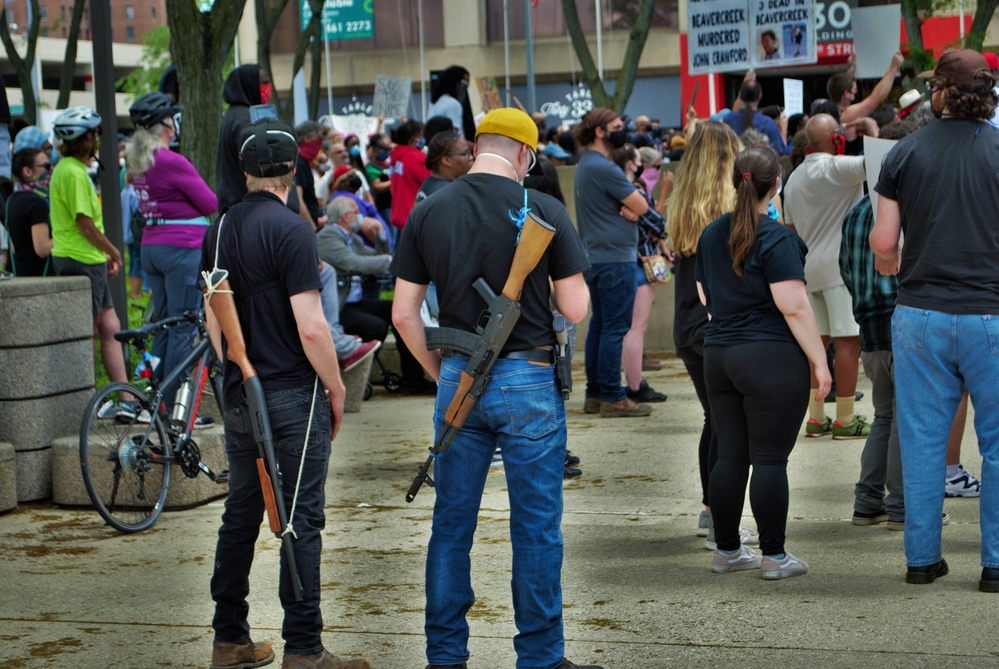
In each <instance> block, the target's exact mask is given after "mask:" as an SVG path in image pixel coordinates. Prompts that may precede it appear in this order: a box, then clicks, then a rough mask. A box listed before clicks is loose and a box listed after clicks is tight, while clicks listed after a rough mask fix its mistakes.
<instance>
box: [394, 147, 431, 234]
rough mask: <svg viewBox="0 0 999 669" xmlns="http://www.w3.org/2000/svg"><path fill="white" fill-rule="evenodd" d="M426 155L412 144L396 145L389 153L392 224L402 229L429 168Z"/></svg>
mask: <svg viewBox="0 0 999 669" xmlns="http://www.w3.org/2000/svg"><path fill="white" fill-rule="evenodd" d="M426 160H427V157H426V156H425V155H424V154H423V151H420V150H419V149H417V148H416V147H414V146H409V145H405V146H397V147H395V148H394V149H392V153H391V154H390V155H389V168H388V175H389V184H390V186H389V188H390V190H391V192H392V216H391V219H392V225H394V226H395V227H397V228H399V229H400V230H402V228H403V226H404V225H406V219H407V218H409V212H410V211H411V210H412V209H413V205H414V204H415V203H416V193H417V192H418V191H419V190H420V186H422V185H423V182H424V181H425V180H426V178H427V177H429V176H430V170H428V169H427V166H426Z"/></svg>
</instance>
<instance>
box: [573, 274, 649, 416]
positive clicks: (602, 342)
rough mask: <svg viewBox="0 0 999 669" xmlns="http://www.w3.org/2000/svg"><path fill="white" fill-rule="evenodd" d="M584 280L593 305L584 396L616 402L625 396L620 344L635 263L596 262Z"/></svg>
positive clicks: (628, 323)
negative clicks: (622, 381) (622, 383)
mask: <svg viewBox="0 0 999 669" xmlns="http://www.w3.org/2000/svg"><path fill="white" fill-rule="evenodd" d="M586 283H587V285H588V286H589V287H590V306H591V307H592V309H593V315H592V316H591V317H590V329H589V331H588V332H587V333H586V396H587V397H598V398H600V399H601V400H602V401H604V402H619V401H620V400H623V399H624V396H625V393H624V386H622V385H621V347H622V344H623V343H624V335H626V334H628V330H630V329H631V317H632V313H633V312H634V310H635V291H636V290H637V286H636V285H635V264H634V263H627V262H616V263H596V264H594V265H593V267H592V269H590V276H589V278H587V279H586Z"/></svg>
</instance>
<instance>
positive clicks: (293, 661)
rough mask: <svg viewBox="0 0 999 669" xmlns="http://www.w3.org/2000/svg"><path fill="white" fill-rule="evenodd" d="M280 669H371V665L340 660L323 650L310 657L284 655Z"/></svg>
mask: <svg viewBox="0 0 999 669" xmlns="http://www.w3.org/2000/svg"><path fill="white" fill-rule="evenodd" d="M281 669H371V665H370V664H368V661H367V660H363V659H358V660H341V659H340V658H339V657H337V656H336V655H334V654H333V653H331V652H329V651H328V650H325V649H324V650H322V651H320V652H318V653H314V654H312V655H288V654H287V653H285V656H284V660H283V661H282V662H281Z"/></svg>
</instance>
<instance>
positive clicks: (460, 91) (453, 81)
mask: <svg viewBox="0 0 999 669" xmlns="http://www.w3.org/2000/svg"><path fill="white" fill-rule="evenodd" d="M469 81H470V77H469V75H468V70H466V69H465V68H463V67H462V66H461V65H452V66H451V67H449V68H447V69H446V70H444V71H443V72H441V73H440V75H439V76H438V77H437V81H436V82H434V86H433V89H432V90H431V92H430V101H431V102H432V103H433V104H432V105H430V107H429V108H428V109H427V118H431V117H433V116H447V117H448V118H450V119H451V122H452V123H454V127H455V128H456V129H457V130H458V132H460V133H461V136H462V137H464V138H466V139H468V138H470V137H471V138H474V137H475V119H474V118H473V116H472V103H471V102H470V101H469V99H468V84H469Z"/></svg>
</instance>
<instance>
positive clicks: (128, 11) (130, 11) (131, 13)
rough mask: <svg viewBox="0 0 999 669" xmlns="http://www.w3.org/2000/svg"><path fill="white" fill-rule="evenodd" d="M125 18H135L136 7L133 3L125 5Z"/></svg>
mask: <svg viewBox="0 0 999 669" xmlns="http://www.w3.org/2000/svg"><path fill="white" fill-rule="evenodd" d="M125 19H126V20H127V21H134V20H135V7H133V6H132V5H125Z"/></svg>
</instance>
